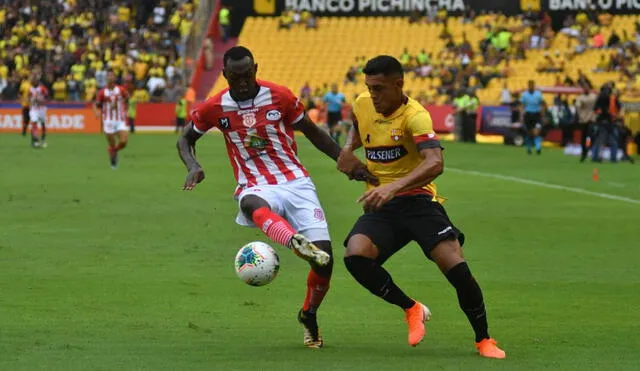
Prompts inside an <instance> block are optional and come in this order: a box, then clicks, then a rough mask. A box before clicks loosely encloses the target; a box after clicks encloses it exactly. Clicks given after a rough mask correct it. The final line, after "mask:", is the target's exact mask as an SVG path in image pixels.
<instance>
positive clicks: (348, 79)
mask: <svg viewBox="0 0 640 371" xmlns="http://www.w3.org/2000/svg"><path fill="white" fill-rule="evenodd" d="M357 74H358V69H357V68H356V67H354V66H351V67H349V70H348V71H347V73H346V74H345V76H344V85H347V84H348V83H352V84H356V83H357V82H358V80H357V79H356V75H357Z"/></svg>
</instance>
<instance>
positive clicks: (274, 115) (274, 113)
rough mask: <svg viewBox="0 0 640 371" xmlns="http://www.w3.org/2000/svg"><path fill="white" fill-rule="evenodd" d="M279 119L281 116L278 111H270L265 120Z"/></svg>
mask: <svg viewBox="0 0 640 371" xmlns="http://www.w3.org/2000/svg"><path fill="white" fill-rule="evenodd" d="M281 118H282V114H281V113H280V111H278V110H275V109H272V110H270V111H268V112H267V120H269V121H280V119H281Z"/></svg>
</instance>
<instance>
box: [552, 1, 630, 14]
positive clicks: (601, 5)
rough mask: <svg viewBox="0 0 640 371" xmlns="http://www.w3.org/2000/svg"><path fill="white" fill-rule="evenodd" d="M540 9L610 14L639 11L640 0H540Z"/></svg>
mask: <svg viewBox="0 0 640 371" xmlns="http://www.w3.org/2000/svg"><path fill="white" fill-rule="evenodd" d="M542 10H547V11H550V12H557V11H560V12H577V11H583V10H592V11H594V12H597V13H600V12H608V13H612V14H632V13H636V14H637V13H638V12H640V0H542Z"/></svg>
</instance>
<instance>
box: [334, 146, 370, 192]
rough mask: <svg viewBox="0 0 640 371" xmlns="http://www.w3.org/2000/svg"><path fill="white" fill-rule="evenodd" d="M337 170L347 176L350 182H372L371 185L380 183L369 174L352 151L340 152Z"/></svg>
mask: <svg viewBox="0 0 640 371" xmlns="http://www.w3.org/2000/svg"><path fill="white" fill-rule="evenodd" d="M337 168H338V170H339V171H340V172H342V173H344V174H346V175H347V176H348V177H349V180H354V179H355V180H359V181H369V180H371V181H372V183H371V184H377V182H378V179H377V178H376V177H375V176H373V175H372V174H371V173H370V172H369V170H368V169H367V167H366V165H365V164H363V163H362V161H360V159H359V158H358V157H357V156H356V155H355V154H353V152H352V151H350V150H344V149H343V150H342V151H340V155H339V156H338V161H337Z"/></svg>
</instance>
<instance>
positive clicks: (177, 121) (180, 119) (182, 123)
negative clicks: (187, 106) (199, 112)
mask: <svg viewBox="0 0 640 371" xmlns="http://www.w3.org/2000/svg"><path fill="white" fill-rule="evenodd" d="M184 121H185V120H184V119H183V118H180V117H178V118H176V126H178V127H182V126H184Z"/></svg>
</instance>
